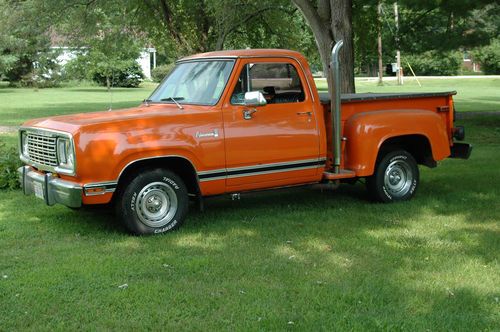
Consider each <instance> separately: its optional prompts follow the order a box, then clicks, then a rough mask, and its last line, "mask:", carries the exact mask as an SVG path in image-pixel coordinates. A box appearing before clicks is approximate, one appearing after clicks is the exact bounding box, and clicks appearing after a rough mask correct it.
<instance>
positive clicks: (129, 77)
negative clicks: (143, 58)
mask: <svg viewBox="0 0 500 332" xmlns="http://www.w3.org/2000/svg"><path fill="white" fill-rule="evenodd" d="M92 80H93V81H94V82H96V83H97V84H99V85H101V86H107V77H106V75H105V74H104V73H103V72H101V71H99V69H94V71H93V75H92ZM143 80H144V74H143V73H142V70H141V67H140V66H139V64H138V63H137V62H135V61H134V63H133V64H132V65H130V66H128V67H126V68H125V69H120V68H117V69H116V70H115V71H113V75H112V76H111V77H110V81H111V85H112V86H113V87H122V88H137V87H138V86H139V84H141V82H142V81H143Z"/></svg>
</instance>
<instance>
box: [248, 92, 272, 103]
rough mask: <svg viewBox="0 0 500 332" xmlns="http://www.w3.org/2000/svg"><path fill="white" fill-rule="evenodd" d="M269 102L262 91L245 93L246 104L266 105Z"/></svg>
mask: <svg viewBox="0 0 500 332" xmlns="http://www.w3.org/2000/svg"><path fill="white" fill-rule="evenodd" d="M266 104H267V101H266V98H264V95H263V94H262V92H260V91H250V92H246V93H245V106H253V107H257V106H264V105H266Z"/></svg>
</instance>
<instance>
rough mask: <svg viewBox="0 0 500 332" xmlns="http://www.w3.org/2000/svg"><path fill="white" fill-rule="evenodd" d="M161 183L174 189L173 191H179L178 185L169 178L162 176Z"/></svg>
mask: <svg viewBox="0 0 500 332" xmlns="http://www.w3.org/2000/svg"><path fill="white" fill-rule="evenodd" d="M162 181H163V182H165V183H167V184H169V185H170V186H172V188H174V189H175V190H179V185H178V184H177V183H176V182H175V181H174V180H172V179H171V178H168V177H166V176H164V177H163V179H162Z"/></svg>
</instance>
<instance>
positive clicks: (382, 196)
mask: <svg viewBox="0 0 500 332" xmlns="http://www.w3.org/2000/svg"><path fill="white" fill-rule="evenodd" d="M419 177H420V175H419V171H418V165H417V162H416V161H415V158H413V156H412V155H411V154H409V153H408V152H406V151H404V150H397V151H392V152H389V153H387V154H385V155H384V156H383V157H382V158H381V159H380V160H379V161H378V162H377V165H376V167H375V173H374V174H373V175H372V176H370V177H369V178H367V181H366V184H367V188H368V191H369V193H370V195H371V196H372V198H373V199H374V200H376V201H379V202H384V203H390V202H398V201H407V200H409V199H411V198H412V197H413V196H414V195H415V192H416V190H417V187H418V184H419Z"/></svg>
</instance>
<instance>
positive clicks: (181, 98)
mask: <svg viewBox="0 0 500 332" xmlns="http://www.w3.org/2000/svg"><path fill="white" fill-rule="evenodd" d="M177 99H179V100H184V97H167V98H162V99H160V100H161V101H167V100H171V101H173V102H174V103H175V104H176V105H177V107H179V109H180V110H183V109H184V107H182V105H181V104H179V103H178V102H177Z"/></svg>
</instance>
